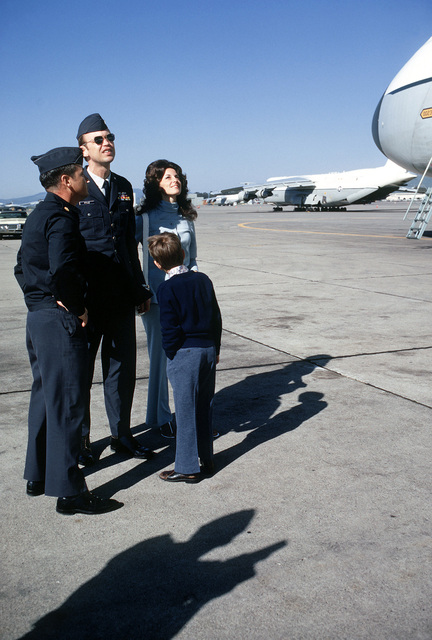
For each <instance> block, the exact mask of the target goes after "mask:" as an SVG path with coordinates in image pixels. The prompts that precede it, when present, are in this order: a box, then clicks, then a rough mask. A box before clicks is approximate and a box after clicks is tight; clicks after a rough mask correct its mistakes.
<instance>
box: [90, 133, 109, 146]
mask: <svg viewBox="0 0 432 640" xmlns="http://www.w3.org/2000/svg"><path fill="white" fill-rule="evenodd" d="M104 140H108V142H114V140H115V135H114V134H113V133H109V134H108V135H107V136H96V137H95V138H93V140H89V141H88V142H94V143H95V144H102V142H103V141H104Z"/></svg>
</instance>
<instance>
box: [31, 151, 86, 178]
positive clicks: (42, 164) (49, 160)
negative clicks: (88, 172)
mask: <svg viewBox="0 0 432 640" xmlns="http://www.w3.org/2000/svg"><path fill="white" fill-rule="evenodd" d="M31 160H32V161H33V162H34V163H35V165H37V166H38V167H39V172H40V173H41V174H42V173H46V172H47V171H51V170H52V169H59V168H60V167H65V166H66V165H68V164H79V165H81V166H82V163H83V154H82V151H81V149H80V148H79V147H56V148H55V149H51V151H47V152H46V153H43V154H42V155H40V156H32V157H31Z"/></svg>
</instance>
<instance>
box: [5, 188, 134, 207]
mask: <svg viewBox="0 0 432 640" xmlns="http://www.w3.org/2000/svg"><path fill="white" fill-rule="evenodd" d="M133 191H134V194H135V199H136V203H137V204H138V202H139V201H140V200H141V198H142V195H143V192H142V189H134V190H133ZM45 196H46V192H45V191H41V192H40V193H36V194H35V195H33V196H22V198H2V197H0V204H29V202H32V203H33V202H39V200H43V199H44V198H45Z"/></svg>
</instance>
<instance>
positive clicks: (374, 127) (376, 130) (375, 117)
mask: <svg viewBox="0 0 432 640" xmlns="http://www.w3.org/2000/svg"><path fill="white" fill-rule="evenodd" d="M384 95H385V94H383V95H382V96H381V100H380V101H379V102H378V104H377V107H376V109H375V113H374V115H373V118H372V136H373V139H374V142H375V144H376V146H377V147H378V149H379V150H380V151H381V153H384V151H383V150H382V147H381V142H380V136H379V126H380V125H379V117H380V111H381V104H382V101H383V98H384ZM384 155H385V154H384Z"/></svg>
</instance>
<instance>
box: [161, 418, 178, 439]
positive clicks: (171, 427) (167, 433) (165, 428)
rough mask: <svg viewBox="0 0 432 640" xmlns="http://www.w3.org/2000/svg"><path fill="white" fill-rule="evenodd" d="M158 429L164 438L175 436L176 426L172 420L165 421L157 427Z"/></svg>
mask: <svg viewBox="0 0 432 640" xmlns="http://www.w3.org/2000/svg"><path fill="white" fill-rule="evenodd" d="M159 431H160V433H161V436H163V437H164V438H175V437H176V426H175V424H174V422H172V421H171V422H165V424H163V425H161V426H160V427H159Z"/></svg>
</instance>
